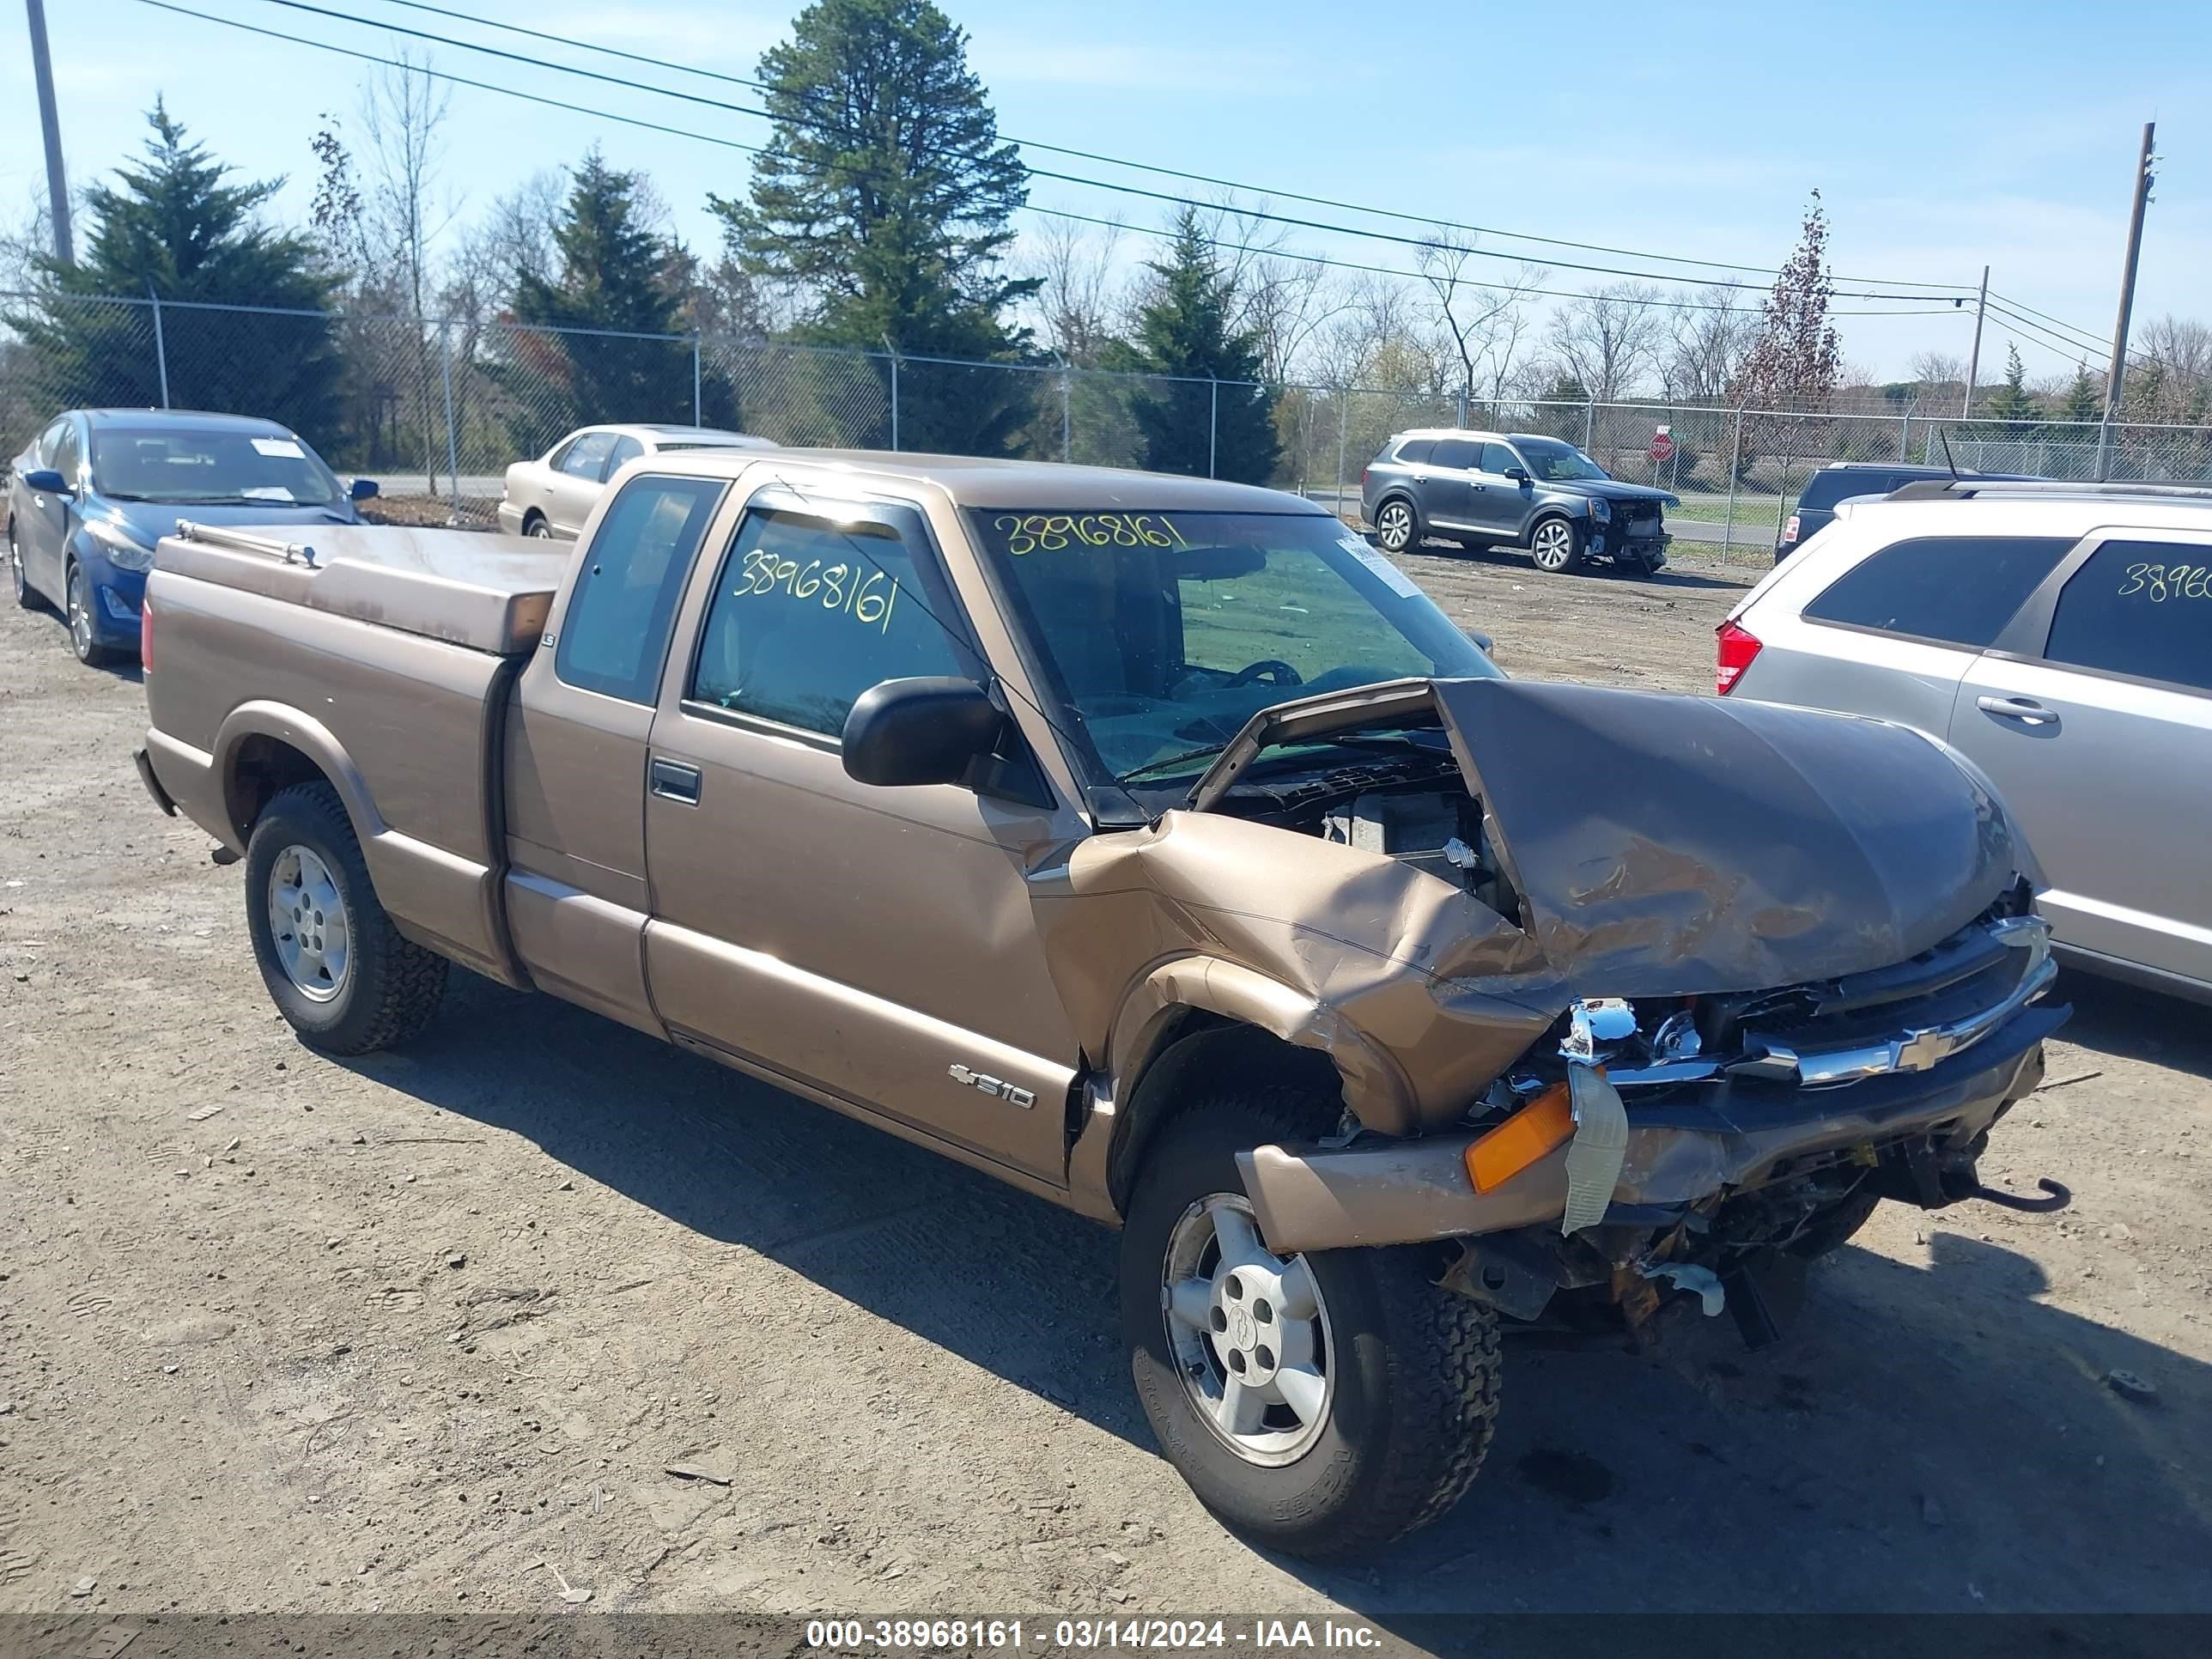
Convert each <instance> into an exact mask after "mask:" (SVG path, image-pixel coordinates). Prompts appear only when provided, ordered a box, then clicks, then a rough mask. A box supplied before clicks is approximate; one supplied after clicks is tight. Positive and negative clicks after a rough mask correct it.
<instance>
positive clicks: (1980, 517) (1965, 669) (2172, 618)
mask: <svg viewBox="0 0 2212 1659" xmlns="http://www.w3.org/2000/svg"><path fill="white" fill-rule="evenodd" d="M1837 513H1838V516H1837V518H1836V521H1835V522H1834V523H1833V524H1831V525H1829V526H1827V527H1826V529H1824V530H1822V531H1820V533H1819V534H1817V535H1815V536H1814V537H1813V538H1812V539H1811V540H1810V541H1808V543H1807V544H1805V548H1804V550H1803V551H1802V552H1800V553H1798V554H1796V555H1795V556H1792V557H1791V558H1790V559H1789V560H1788V561H1786V562H1784V563H1782V564H1778V565H1777V566H1776V567H1775V568H1774V569H1773V571H1772V572H1771V574H1768V575H1767V576H1766V577H1765V579H1764V580H1762V581H1760V583H1759V586H1757V587H1755V588H1753V590H1752V591H1751V592H1750V593H1749V594H1748V595H1747V597H1746V598H1745V599H1743V601H1742V602H1741V604H1739V605H1737V606H1736V608H1735V610H1734V611H1731V612H1730V613H1729V619H1728V620H1727V621H1726V622H1724V623H1722V624H1721V627H1720V640H1719V665H1718V667H1719V671H1718V675H1717V679H1718V690H1720V692H1721V693H1722V695H1723V696H1729V697H1744V698H1755V699H1757V700H1758V701H1759V702H1792V703H1802V704H1809V705H1810V706H1812V707H1814V708H1834V709H1840V710H1843V711H1844V712H1845V713H1848V714H1870V715H1874V716H1875V717H1876V718H1878V719H1881V720H1895V721H1898V722H1899V723H1901V724H1903V725H1906V726H1917V727H1918V728H1919V729H1920V730H1921V731H1923V732H1928V733H1929V735H1931V736H1933V737H1936V738H1942V740H1943V741H1944V742H1946V743H1947V744H1949V745H1950V746H1951V747H1952V748H1953V749H1954V750H1958V751H1959V752H1960V753H1961V754H1963V755H1965V756H1966V758H1967V759H1969V760H1971V761H1972V762H1973V763H1975V764H1976V765H1978V766H1979V767H1980V768H1981V769H1982V770H1983V771H1984V773H1986V774H1987V775H1988V776H1989V778H1990V781H1992V782H1993V783H1995V785H1996V788H1997V790H1998V792H1999V793H2001V794H2002V796H2003V798H2004V799H2005V802H2006V804H2007V805H2008V806H2009V807H2010V808H2011V809H2012V811H2013V813H2014V815H2015V817H2016V818H2017V819H2018V821H2019V823H2020V827H2021V829H2022V830H2024V831H2025V832H2026V834H2027V841H2028V844H2029V845H2030V846H2031V847H2032V848H2034V850H2035V854H2036V856H2037V858H2038V860H2039V861H2040V862H2041V864H2042V866H2043V868H2044V872H2045V874H2046V875H2047V876H2048V877H2049V878H2050V883H2051V885H2050V889H2049V890H2048V891H2046V892H2045V893H2044V894H2043V895H2042V896H2040V898H2039V900H2038V903H2039V907H2040V908H2041V909H2042V910H2043V912H2044V914H2045V915H2047V916H2049V917H2050V918H2051V929H2052V933H2053V939H2052V945H2053V948H2054V949H2055V950H2056V951H2057V953H2058V955H2059V956H2060V957H2062V958H2063V959H2065V960H2067V961H2069V962H2071V963H2074V964H2075V966H2077V967H2082V968H2086V969H2089V970H2091V971H2092V972H2096V973H2101V974H2106V975H2110V976H2112V977H2114V978H2118V979H2123V980H2126V981H2131V982H2133V983H2135V984H2138V985H2144V986H2148V987H2153V988H2154V989H2157V990H2161V991H2168V992H2172V993H2175V994H2179V995H2182V996H2185V997H2191V998H2194V999H2197V1000H2203V1001H2212V878H2208V877H2207V875H2206V873H2205V870H2204V860H2203V845H2204V829H2205V826H2206V825H2207V824H2208V823H2212V489H2203V488H2196V489H2192V488H2188V487H2183V486H2174V485H2164V486H2161V485H2158V484H2085V483H2071V484H2069V483H2029V482H2020V481H1999V480H1993V479H1983V478H1962V479H1960V480H1959V481H1957V482H1956V483H1948V482H1931V483H1915V484H1910V485H1908V486H1906V487H1905V489H1901V490H1899V492H1898V493H1897V494H1896V495H1892V496H1890V497H1889V498H1887V500H1882V501H1864V502H1857V503H1853V504H1848V505H1843V506H1839V507H1838V509H1837ZM1814 783H1815V787H1816V788H1817V789H1819V790H1821V791H1829V790H1834V791H1839V792H1843V793H1863V794H1868V795H1876V794H1879V793H1880V792H1881V788H1882V781H1881V779H1879V778H1822V779H1818V780H1815V781H1814ZM1892 810H1893V811H1895V812H1896V813H1897V814H1898V815H1899V817H1905V816H1909V815H1910V814H1911V812H1912V811H1913V810H1914V803H1913V802H1911V800H1905V799H1900V800H1897V801H1894V802H1893V805H1892Z"/></svg>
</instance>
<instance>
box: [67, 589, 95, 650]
mask: <svg viewBox="0 0 2212 1659" xmlns="http://www.w3.org/2000/svg"><path fill="white" fill-rule="evenodd" d="M69 630H70V644H71V645H73V646H75V647H76V653H77V655H78V656H80V657H88V656H90V655H91V654H92V610H91V606H90V605H89V604H88V602H87V599H86V597H85V591H84V572H83V571H82V570H72V571H70V583H69Z"/></svg>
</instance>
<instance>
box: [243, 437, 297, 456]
mask: <svg viewBox="0 0 2212 1659" xmlns="http://www.w3.org/2000/svg"><path fill="white" fill-rule="evenodd" d="M253 447H254V448H255V449H256V450H258V451H259V452H260V453H262V454H264V455H266V456H268V457H270V459H272V460H279V461H304V460H306V459H307V451H306V450H304V449H302V448H301V447H300V444H299V441H298V440H297V439H295V438H256V439H255V440H254V441H253Z"/></svg>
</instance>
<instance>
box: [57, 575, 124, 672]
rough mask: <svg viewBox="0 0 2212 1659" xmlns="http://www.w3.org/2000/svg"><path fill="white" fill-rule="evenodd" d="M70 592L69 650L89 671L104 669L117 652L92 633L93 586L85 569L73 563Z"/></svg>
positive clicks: (69, 583) (69, 585) (69, 584)
mask: <svg viewBox="0 0 2212 1659" xmlns="http://www.w3.org/2000/svg"><path fill="white" fill-rule="evenodd" d="M68 592H69V599H68V617H69V636H70V652H71V653H73V654H74V655H75V656H76V659H77V660H78V661H79V662H81V663H82V664H83V665H85V666H86V667H87V668H100V667H105V666H106V665H107V664H108V663H111V662H112V661H113V660H114V659H115V653H114V651H113V650H112V648H111V647H107V646H105V645H102V644H101V643H100V636H99V635H97V634H95V633H94V632H93V629H92V604H93V600H92V583H91V581H90V580H88V578H87V577H86V575H85V574H84V567H83V566H82V565H81V564H78V563H76V562H75V561H74V560H72V561H71V562H70V568H69V582H68Z"/></svg>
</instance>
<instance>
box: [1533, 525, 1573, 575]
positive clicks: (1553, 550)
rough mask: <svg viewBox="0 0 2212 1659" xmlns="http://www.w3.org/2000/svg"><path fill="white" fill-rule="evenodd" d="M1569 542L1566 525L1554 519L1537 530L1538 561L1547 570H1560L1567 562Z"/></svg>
mask: <svg viewBox="0 0 2212 1659" xmlns="http://www.w3.org/2000/svg"><path fill="white" fill-rule="evenodd" d="M1568 547H1569V543H1568V538H1567V527H1566V526H1565V525H1563V524H1561V523H1559V521H1558V520H1553V522H1552V523H1550V524H1547V525H1546V526H1544V527H1543V528H1542V529H1541V530H1539V531H1538V532H1536V562H1537V563H1538V564H1540V565H1541V566H1543V567H1544V568H1545V569H1547V570H1558V569H1560V568H1563V567H1565V564H1566V562H1567V551H1568Z"/></svg>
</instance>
